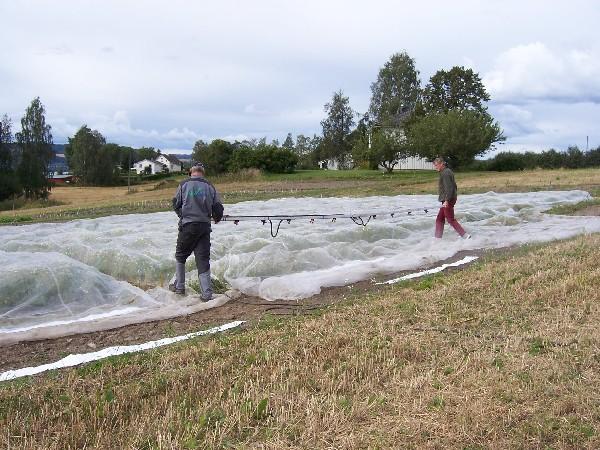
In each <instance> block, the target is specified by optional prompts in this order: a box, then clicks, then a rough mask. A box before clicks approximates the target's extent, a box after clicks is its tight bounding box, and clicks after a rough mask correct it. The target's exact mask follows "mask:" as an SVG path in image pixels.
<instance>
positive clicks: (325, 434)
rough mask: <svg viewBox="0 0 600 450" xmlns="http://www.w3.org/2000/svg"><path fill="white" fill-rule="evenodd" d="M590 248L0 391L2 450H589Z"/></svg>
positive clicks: (596, 431)
mask: <svg viewBox="0 0 600 450" xmlns="http://www.w3.org/2000/svg"><path fill="white" fill-rule="evenodd" d="M598 248H600V236H599V235H592V236H582V237H578V238H575V239H571V240H568V241H564V242H558V243H551V244H546V245H537V246H528V247H523V248H520V249H516V250H513V251H511V252H509V253H504V254H503V255H502V256H499V255H496V256H490V257H488V258H487V259H484V260H482V261H481V262H479V263H477V264H475V265H473V266H470V267H469V268H467V269H465V270H462V271H457V272H454V273H452V274H445V275H436V276H430V277H427V278H425V279H420V280H414V281H409V282H404V284H401V285H395V286H390V287H387V288H385V289H384V290H383V291H379V292H378V293H377V294H369V295H366V296H364V295H363V296H358V295H353V294H352V291H351V290H349V291H348V295H347V299H346V300H345V301H343V302H340V303H339V304H337V305H336V306H332V307H330V308H328V309H325V310H321V311H320V312H319V313H318V314H317V315H314V316H304V317H297V318H291V319H280V318H273V317H267V318H265V319H264V320H263V321H262V322H260V323H259V324H258V325H257V326H255V327H252V328H250V329H247V330H241V331H239V332H231V333H228V334H225V335H221V336H218V337H212V338H199V339H197V340H195V341H193V342H191V343H185V344H180V345H177V346H174V347H169V348H164V349H159V350H154V351H150V352H147V353H144V354H136V355H128V356H122V357H115V358H111V359H109V360H104V361H101V362H97V363H93V364H88V365H86V366H83V367H80V368H76V369H68V370H62V371H56V372H52V373H48V374H46V375H42V376H38V377H35V378H28V379H22V380H16V381H13V382H6V383H2V384H0V448H45V449H66V448H111V449H112V448H138V449H167V448H168V449H171V448H176V449H180V448H189V449H191V448H206V449H215V448H238V449H241V448H265V449H281V448H297V449H301V448H302V449H305V448H328V449H333V448H335V449H357V448H373V449H375V448H381V449H388V448H469V449H478V448H556V449H557V448H590V449H591V448H599V447H600V377H598V372H599V371H600V356H599V348H600V329H599V328H598V323H599V322H600V291H599V290H598V286H599V285H600V266H598V264H597V255H598Z"/></svg>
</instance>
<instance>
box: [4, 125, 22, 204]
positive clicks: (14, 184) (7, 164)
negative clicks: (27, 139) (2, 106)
mask: <svg viewBox="0 0 600 450" xmlns="http://www.w3.org/2000/svg"><path fill="white" fill-rule="evenodd" d="M12 139H13V136H12V122H11V120H10V118H9V117H8V116H7V115H4V116H3V117H2V118H0V201H1V200H6V199H7V198H11V197H12V196H13V195H15V194H18V193H19V192H21V186H20V185H19V180H18V178H17V174H16V173H15V171H14V167H13V157H12Z"/></svg>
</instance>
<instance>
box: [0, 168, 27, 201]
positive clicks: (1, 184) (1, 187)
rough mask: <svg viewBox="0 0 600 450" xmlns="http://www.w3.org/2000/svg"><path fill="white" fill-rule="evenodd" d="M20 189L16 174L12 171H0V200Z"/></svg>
mask: <svg viewBox="0 0 600 450" xmlns="http://www.w3.org/2000/svg"><path fill="white" fill-rule="evenodd" d="M21 191H22V189H21V185H20V184H19V179H18V177H17V175H16V174H15V173H13V172H8V173H6V172H4V173H0V200H5V199H7V198H11V197H12V196H13V195H16V194H20V193H21Z"/></svg>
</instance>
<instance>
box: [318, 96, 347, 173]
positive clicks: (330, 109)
mask: <svg viewBox="0 0 600 450" xmlns="http://www.w3.org/2000/svg"><path fill="white" fill-rule="evenodd" d="M324 110H325V112H326V113H327V118H326V119H324V120H323V121H322V122H321V126H322V127H323V141H322V143H321V146H320V147H321V148H320V152H319V153H320V155H319V156H320V157H321V158H323V159H327V158H333V159H335V160H337V161H338V164H339V166H340V167H341V168H344V167H347V166H348V165H349V160H350V152H351V150H352V146H351V144H350V142H349V140H348V136H349V135H350V130H351V128H352V127H353V126H354V112H353V111H352V108H350V99H349V98H348V97H346V96H344V93H343V92H342V91H341V90H340V91H338V92H334V94H333V98H332V99H331V102H330V103H326V104H325V108H324Z"/></svg>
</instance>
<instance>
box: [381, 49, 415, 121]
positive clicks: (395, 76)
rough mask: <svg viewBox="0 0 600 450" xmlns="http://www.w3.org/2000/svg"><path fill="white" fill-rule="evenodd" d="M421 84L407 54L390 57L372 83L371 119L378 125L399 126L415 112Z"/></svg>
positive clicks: (412, 61)
mask: <svg viewBox="0 0 600 450" xmlns="http://www.w3.org/2000/svg"><path fill="white" fill-rule="evenodd" d="M420 85H421V81H420V80H419V71H418V70H417V69H416V67H415V60H414V59H413V58H411V57H410V56H409V55H408V54H407V53H406V52H402V53H395V54H394V55H392V56H391V57H390V59H389V61H387V62H386V63H385V64H384V66H383V67H382V68H381V69H379V74H378V75H377V81H375V82H374V83H373V84H371V104H370V107H369V113H370V116H371V118H372V120H374V122H375V123H376V124H378V125H381V126H396V127H397V126H399V125H400V124H401V123H402V122H403V120H404V119H405V118H406V117H407V116H408V115H409V114H410V113H411V112H412V111H413V110H414V108H415V105H416V103H417V100H418V98H419V94H420Z"/></svg>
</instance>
